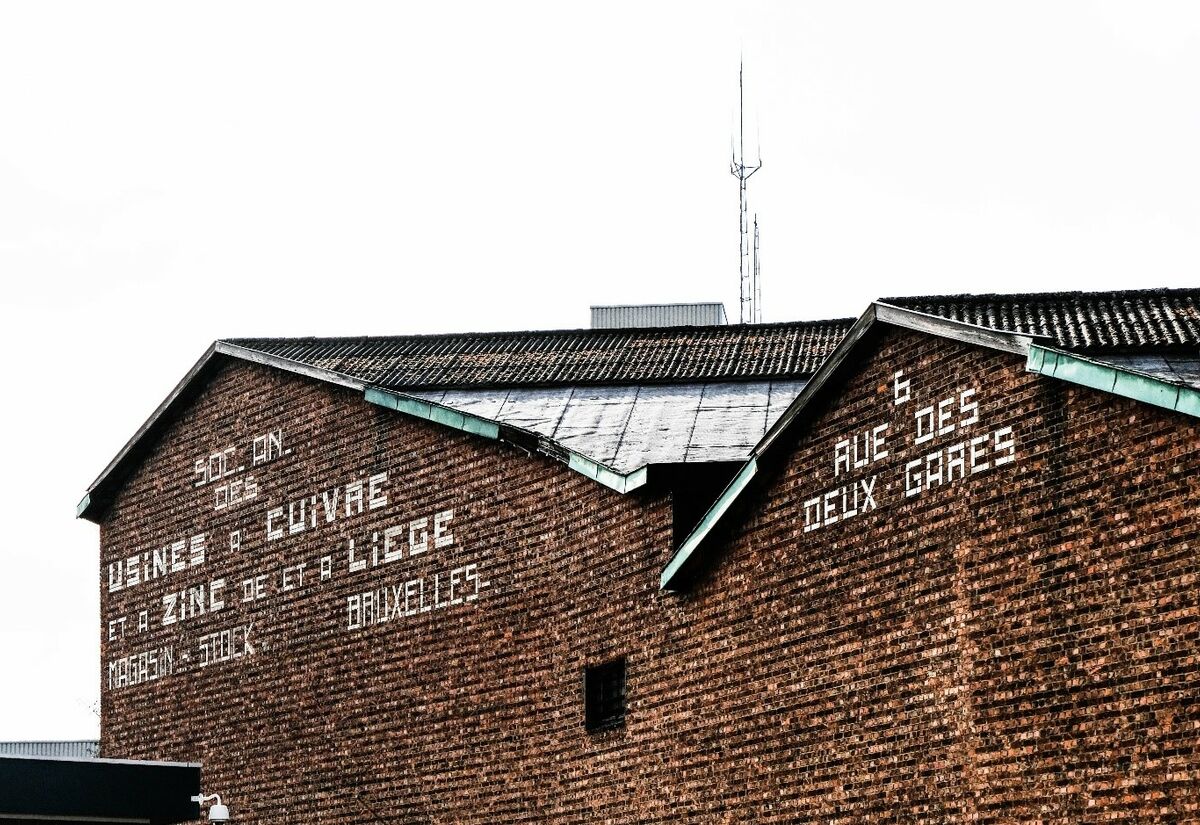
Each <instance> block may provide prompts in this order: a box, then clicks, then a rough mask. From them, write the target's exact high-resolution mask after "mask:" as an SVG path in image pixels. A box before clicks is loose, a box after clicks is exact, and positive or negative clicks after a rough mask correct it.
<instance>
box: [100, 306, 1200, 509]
mask: <svg viewBox="0 0 1200 825" xmlns="http://www.w3.org/2000/svg"><path fill="white" fill-rule="evenodd" d="M888 303H890V304H895V305H898V306H900V307H902V308H905V309H909V310H913V311H915V312H917V313H926V314H928V315H934V316H939V317H940V318H942V319H948V321H947V323H950V324H953V323H955V322H962V323H966V324H974V325H976V326H980V327H989V328H991V329H992V330H999V331H1000V332H1001V333H1016V334H1023V335H1035V336H1045V337H1046V338H1047V339H1048V340H1047V341H1046V343H1047V344H1048V345H1053V346H1057V347H1059V348H1061V349H1063V350H1077V351H1084V352H1087V353H1089V354H1091V356H1092V357H1098V356H1097V355H1096V354H1097V353H1099V354H1101V355H1103V356H1104V357H1108V356H1110V355H1112V354H1114V353H1126V354H1128V353H1136V354H1139V355H1149V354H1152V353H1168V352H1172V353H1174V354H1175V356H1176V357H1178V355H1179V351H1180V350H1188V351H1189V352H1190V353H1192V354H1193V355H1194V354H1195V353H1196V348H1197V346H1198V345H1200V289H1173V290H1168V289H1157V290H1126V291H1121V292H1091V293H1087V292H1058V293H1040V294H1025V295H952V296H940V297H917V298H894V299H889V300H888ZM931 320H932V321H933V322H936V321H937V319H936V318H934V319H931ZM854 323H855V322H854V321H853V320H850V319H847V320H832V321H796V322H789V323H778V324H753V325H739V326H708V327H705V326H694V327H660V328H642V329H596V330H553V331H530V332H494V333H463V334H450V335H406V336H389V337H377V338H238V339H229V340H222V341H217V342H216V343H214V345H213V346H212V347H211V348H210V349H209V351H208V352H207V353H206V354H205V356H204V357H203V358H201V360H200V362H198V363H197V364H196V366H195V367H193V369H192V370H191V372H189V373H188V374H187V375H186V376H185V377H184V379H183V381H181V382H180V384H179V386H177V387H176V389H175V390H174V391H173V392H172V393H171V395H170V396H168V397H167V399H166V400H165V401H164V402H163V403H162V405H160V407H159V408H158V410H156V411H155V412H154V413H153V414H152V415H151V417H150V419H149V420H148V421H147V422H146V423H145V424H144V425H143V426H142V428H141V429H140V430H139V431H138V432H137V433H135V434H134V436H133V438H132V439H130V441H129V443H128V444H126V445H125V447H124V449H122V450H121V452H120V453H119V454H118V455H117V456H116V457H115V458H114V459H113V460H112V462H110V464H109V466H108V467H107V468H105V470H104V471H103V472H102V473H101V474H100V476H99V478H97V479H96V481H95V482H94V483H93V484H92V485H91V487H89V488H88V494H87V495H86V496H85V497H84V500H83V501H82V502H81V503H80V507H79V513H80V515H84V516H86V517H93V516H95V515H96V514H97V513H98V512H99V511H100V510H101V509H102V508H103V505H104V502H105V501H107V500H108V499H110V497H111V495H112V494H113V491H114V490H115V489H116V488H117V487H118V486H119V484H120V483H121V479H122V478H123V477H124V474H125V473H126V472H128V471H129V469H130V468H131V467H132V466H134V465H136V463H137V462H138V461H139V460H140V456H141V455H143V454H144V451H145V450H146V449H149V447H148V445H149V444H151V443H152V442H153V440H154V439H155V438H156V436H157V433H159V432H160V431H161V429H162V427H163V426H164V422H166V421H168V420H170V418H171V417H172V415H173V414H174V411H175V410H177V409H179V408H181V407H182V406H183V405H184V404H185V403H187V402H188V400H189V398H190V397H191V395H192V393H193V392H194V388H195V387H197V386H199V385H201V384H202V383H203V382H204V381H205V380H206V379H207V376H209V375H211V374H212V370H213V369H215V366H216V365H217V364H218V363H219V362H221V361H223V360H224V359H226V358H234V359H238V360H244V361H253V362H259V363H264V364H268V365H271V366H274V367H276V368H280V369H284V370H287V371H291V372H294V373H298V374H302V375H305V376H307V377H309V378H313V379H316V380H320V381H326V382H330V383H334V384H338V385H341V386H345V387H349V388H351V389H354V390H357V391H360V392H364V394H365V396H366V397H367V399H368V400H372V399H373V400H374V401H375V403H383V404H384V405H385V406H389V407H391V408H393V409H397V410H401V411H403V412H407V413H409V414H412V415H416V416H417V417H423V418H428V419H430V420H433V421H437V422H440V423H443V424H447V423H449V424H450V426H460V428H463V429H467V430H468V431H470V432H475V433H482V432H489V433H493V435H491V436H490V437H493V438H501V439H502V440H503V439H509V438H511V439H513V440H515V441H517V442H520V443H522V445H523V446H524V448H527V449H537V450H539V451H543V452H546V453H547V454H548V455H553V456H555V457H556V458H558V459H560V460H562V461H564V462H566V463H569V464H570V465H571V466H572V467H574V468H576V469H580V470H581V471H582V472H585V473H586V474H588V475H590V476H591V477H593V478H596V479H597V480H600V481H602V483H609V484H610V486H614V487H615V488H616V489H621V490H622V491H627V490H629V489H633V488H634V487H636V486H638V485H639V484H641V483H645V474H644V467H643V469H635V470H631V468H632V467H634V466H635V465H636V464H638V462H639V461H641V460H642V459H646V460H647V461H651V459H652V458H653V462H656V461H664V460H665V459H664V458H663V456H661V455H659V454H658V453H657V452H656V451H655V450H654V449H651V446H653V444H654V437H655V436H654V433H656V432H657V433H659V434H660V435H661V432H662V428H661V427H659V426H658V425H659V424H661V423H662V422H663V421H665V420H666V419H667V418H670V419H672V420H676V419H677V418H678V416H677V415H674V414H672V415H667V414H666V413H665V412H664V413H663V416H658V412H653V411H651V410H650V408H651V407H654V409H655V410H657V409H658V408H657V407H656V406H655V405H653V404H650V405H643V410H642V412H643V413H645V414H644V415H641V417H638V416H639V411H638V403H637V402H636V401H635V403H633V404H632V405H625V404H624V402H623V401H621V402H615V401H613V399H610V398H597V399H592V401H594V402H595V403H591V402H589V403H586V404H578V405H575V406H574V409H573V410H568V409H567V407H570V406H571V405H570V404H568V405H567V407H564V408H563V410H562V411H561V418H560V420H559V422H558V423H555V424H554V428H553V430H552V432H551V433H548V432H547V431H546V427H547V426H549V424H550V422H549V420H548V419H547V421H542V422H541V424H537V425H535V424H536V422H535V424H531V423H530V421H534V419H536V417H537V415H538V414H539V413H537V410H536V409H535V410H534V412H533V415H534V418H533V419H530V420H529V421H526V420H524V419H523V416H524V415H525V413H526V412H528V410H526V409H525V407H529V406H530V405H532V408H537V409H541V408H542V407H544V406H545V405H546V399H541V398H533V397H529V398H523V399H521V405H518V406H519V407H520V409H517V408H515V407H514V409H513V413H514V415H513V417H512V418H511V420H503V419H504V415H501V414H499V413H498V415H499V418H498V419H492V418H488V417H484V416H483V415H482V414H476V413H475V412H473V411H472V410H473V409H474V407H476V406H478V405H482V406H484V407H486V406H487V405H488V404H490V403H492V402H494V401H496V399H497V398H498V397H499V396H498V395H497V394H496V393H503V391H504V390H506V389H516V388H523V389H533V388H550V387H558V388H572V387H587V386H592V387H594V386H608V387H613V388H617V389H620V388H621V387H622V386H624V387H625V388H626V389H629V388H634V387H646V386H650V385H656V384H672V385H689V386H690V387H691V388H692V389H695V388H697V387H700V385H705V384H714V383H724V384H730V383H733V382H739V383H741V384H743V386H742V387H741V390H740V394H741V395H743V396H746V398H743V399H742V400H741V401H740V402H739V401H737V400H736V399H730V400H729V402H728V403H727V404H725V405H724V406H726V407H728V408H729V409H721V410H716V411H715V415H714V421H716V419H717V418H721V417H722V416H724V419H723V420H724V421H725V423H726V425H727V426H728V427H730V430H729V432H728V433H723V435H722V438H723V439H724V440H720V441H719V443H718V442H717V441H711V442H710V441H705V438H707V436H706V435H705V433H707V432H708V431H709V430H710V429H714V428H715V429H716V430H720V425H719V424H714V427H707V425H706V426H705V427H701V426H700V417H701V416H703V415H704V414H705V411H706V410H707V409H708V405H707V403H706V402H705V400H704V399H705V398H706V397H707V396H706V393H707V390H704V389H703V388H702V387H701V391H700V394H699V395H698V396H697V395H696V394H695V393H689V392H682V393H679V394H678V396H679V399H680V403H681V405H682V406H681V409H678V410H673V411H671V412H672V413H680V414H682V415H683V417H684V418H686V414H687V412H688V410H695V411H696V418H695V419H694V425H693V427H692V428H691V430H690V433H691V434H690V435H689V436H688V438H687V439H686V440H684V439H682V438H680V440H679V443H678V444H676V445H675V446H677V447H678V446H680V445H682V447H681V449H683V450H684V452H683V453H682V454H683V455H684V458H683V459H682V460H685V461H691V460H710V461H717V460H729V459H731V458H738V457H744V456H745V455H747V454H749V453H748V450H749V447H750V446H751V442H752V441H753V440H754V438H756V437H757V436H758V435H759V433H758V432H755V433H753V434H751V432H750V431H751V430H752V429H758V428H759V426H760V425H761V426H762V427H763V428H765V429H766V430H767V432H766V434H765V435H764V441H765V440H766V439H768V438H769V437H770V435H771V432H772V431H773V429H774V427H773V426H772V422H773V421H774V420H775V418H776V417H777V416H778V413H779V409H780V407H779V405H778V404H777V403H776V400H777V399H776V396H775V393H774V390H771V392H770V393H769V394H768V397H769V402H768V403H767V409H766V413H765V417H764V418H762V420H761V421H760V416H763V415H764V414H763V412H762V409H761V408H762V404H759V403H758V401H755V400H747V398H750V397H751V396H754V397H757V396H756V395H755V394H756V393H757V392H758V391H757V390H756V389H755V388H754V387H753V386H750V385H749V383H750V382H764V381H769V382H771V386H772V387H775V386H778V387H779V388H780V389H781V390H783V388H784V387H785V386H786V387H787V388H788V390H789V391H791V392H793V393H794V392H799V391H800V387H801V386H802V384H803V382H802V381H801V380H799V379H806V378H809V377H810V376H812V375H813V374H814V373H816V372H817V370H818V369H819V368H820V366H821V364H822V363H824V362H825V360H826V359H827V358H828V357H829V356H831V355H832V354H834V353H835V351H837V350H838V349H839V346H840V342H841V341H842V339H843V337H844V336H845V335H847V334H848V333H850V332H851V331H852V327H853V325H854ZM984 331H985V332H986V330H984ZM1193 360H1194V359H1193ZM1056 363H1057V362H1056ZM1139 363H1142V362H1139ZM1189 363H1190V362H1189ZM1181 366H1187V365H1186V364H1183V363H1182V362H1180V363H1176V364H1175V367H1174V368H1175V369H1176V372H1178V370H1179V368H1181ZM1118 367H1119V365H1118ZM1151 377H1154V376H1153V375H1151ZM680 389H681V390H682V389H687V388H686V387H680ZM447 390H458V391H460V392H459V393H458V394H457V395H454V396H451V395H450V394H444V395H442V396H433V395H429V393H431V392H434V391H447ZM461 391H471V392H461ZM479 393H482V395H479ZM730 393H732V394H733V395H737V394H739V393H738V392H732V390H730V391H729V392H726V394H730ZM651 395H653V394H651ZM418 396H426V397H418ZM778 397H779V398H782V397H783V393H782V392H781V393H780V394H779V396H778ZM508 398H509V396H508V394H505V395H504V403H507V401H508ZM655 400H656V401H657V400H660V399H655ZM526 402H528V403H526ZM618 407H619V409H618ZM682 407H686V408H687V409H682ZM500 409H501V412H503V410H504V409H505V407H504V406H503V405H502V406H501V408H500ZM542 411H543V412H545V410H542ZM660 412H662V411H661V410H660ZM622 413H627V415H628V418H626V419H620V415H621V414H622ZM610 414H614V415H616V419H614V418H613V415H610ZM741 414H744V417H745V419H746V420H745V421H740V422H738V423H737V424H736V426H735V425H734V424H733V423H732V420H733V418H734V416H737V415H741ZM568 415H572V416H575V417H573V418H572V422H574V420H575V418H578V417H582V418H590V419H594V420H591V421H590V423H589V424H586V425H585V426H583V427H581V428H576V427H575V426H574V423H572V424H571V426H569V427H567V428H566V429H563V430H562V432H561V433H560V432H559V424H560V423H562V422H564V421H566V418H567V416H568ZM664 416H665V417H664ZM635 417H638V418H637V420H636V421H635V420H634V419H635ZM643 419H645V420H643ZM613 420H623V421H624V423H623V424H621V426H615V425H613V426H610V424H612V421H613ZM542 425H545V426H542ZM643 425H644V427H643ZM656 427H657V428H658V429H656ZM645 428H649V429H646V431H645V432H643V429H645ZM698 429H699V432H700V435H699V436H697V430H698ZM604 433H608V434H609V435H612V436H613V437H614V438H616V442H615V444H616V447H614V448H613V449H611V450H609V449H608V448H609V447H612V446H613V445H612V444H610V443H609V440H611V439H609V440H605V441H604V443H603V444H599V449H596V448H597V444H598V442H596V441H595V440H594V439H593V436H595V437H596V438H599V437H600V436H601V435H602V434H604ZM673 433H674V431H673ZM614 434H615V435H614ZM629 434H632V435H633V436H634V440H637V439H638V438H639V437H641V436H646V437H645V438H644V439H643V441H645V444H646V445H649V446H647V449H646V450H644V451H642V452H637V451H633V452H630V450H629V449H626V453H630V454H629V455H625V454H624V453H622V452H621V450H622V449H625V447H626V444H625V439H626V436H627V435H629ZM676 435H677V433H676ZM568 436H570V437H568ZM575 436H579V438H578V439H576V438H575ZM606 438H607V436H606ZM697 439H698V440H697ZM573 441H574V442H575V443H576V444H577V446H583V444H584V443H587V444H588V449H589V450H591V451H593V452H597V453H598V454H600V455H602V456H603V457H600V458H597V457H596V456H587V455H583V454H582V453H581V452H578V451H576V450H575V449H573V447H572V446H571V442H573ZM702 442H703V443H702ZM672 443H674V442H672ZM760 444H761V442H760ZM531 445H532V446H531ZM735 451H736V452H738V453H739V455H738V456H737V457H735V456H734V455H733V452H735ZM677 452H678V451H677ZM610 453H611V455H610ZM635 453H636V454H635ZM693 455H695V456H697V458H695V459H693V458H692V456H693ZM700 456H707V457H706V458H700ZM626 459H628V460H626ZM653 462H651V463H653ZM610 464H612V465H614V466H610ZM646 466H648V465H646ZM610 476H611V477H610Z"/></svg>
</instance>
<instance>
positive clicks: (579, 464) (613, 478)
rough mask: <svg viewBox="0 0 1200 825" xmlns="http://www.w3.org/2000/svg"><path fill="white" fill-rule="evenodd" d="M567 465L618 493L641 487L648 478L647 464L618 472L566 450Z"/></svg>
mask: <svg viewBox="0 0 1200 825" xmlns="http://www.w3.org/2000/svg"><path fill="white" fill-rule="evenodd" d="M567 466H568V467H570V468H571V469H572V470H574V471H575V472H577V473H581V474H583V475H585V476H587V477H588V478H590V479H592V480H593V481H597V482H599V483H600V484H603V485H604V486H605V487H608V488H610V489H613V490H616V491H617V492H618V493H628V492H631V491H633V490H636V489H637V488H638V487H643V486H645V484H646V481H647V480H648V478H649V472H648V468H649V465H647V466H645V467H638V468H637V469H636V470H633V471H632V472H629V473H620V472H617V471H616V470H614V469H612V468H611V467H608V466H606V465H604V464H601V463H600V462H599V461H595V460H593V459H590V458H588V457H587V456H585V455H581V454H579V453H577V452H574V451H568V455H567Z"/></svg>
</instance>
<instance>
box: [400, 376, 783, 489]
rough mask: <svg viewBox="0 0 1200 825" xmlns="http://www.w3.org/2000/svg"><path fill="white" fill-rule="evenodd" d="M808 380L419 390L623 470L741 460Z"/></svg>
mask: <svg viewBox="0 0 1200 825" xmlns="http://www.w3.org/2000/svg"><path fill="white" fill-rule="evenodd" d="M804 383H805V382H804V381H751V382H740V383H739V382H709V383H697V384H676V385H669V386H645V387H639V386H615V387H575V388H570V387H566V388H561V387H554V388H546V389H503V388H501V389H480V390H450V391H442V390H438V391H434V392H414V393H412V395H414V396H416V397H419V398H424V399H426V400H429V401H434V402H437V403H439V404H444V405H445V406H447V407H452V408H454V409H457V410H461V411H462V412H467V413H471V414H473V415H477V416H480V417H482V418H488V419H491V420H493V421H499V422H500V423H502V424H509V425H512V426H516V427H523V428H525V429H528V430H533V431H534V432H536V433H538V434H539V435H544V436H546V437H548V438H551V439H554V440H555V441H557V442H558V443H559V444H562V445H563V446H564V447H567V448H569V449H571V450H575V451H576V452H578V453H581V454H583V455H585V456H587V457H588V458H591V459H593V460H595V461H598V462H600V463H602V464H605V465H607V466H609V467H612V468H613V469H614V470H617V471H618V472H622V473H629V472H632V471H634V470H636V469H638V468H640V467H645V466H646V465H648V464H677V463H685V462H705V461H741V460H744V459H746V458H747V457H748V456H749V455H750V450H751V449H753V447H754V445H755V444H757V443H758V441H759V439H761V438H762V436H763V433H765V432H766V431H767V428H768V427H769V426H770V425H771V424H773V423H775V420H776V419H777V418H778V417H779V416H780V415H781V414H782V413H783V411H784V410H785V409H787V406H788V405H789V404H790V403H791V402H792V401H793V400H794V399H795V398H796V396H797V395H799V393H800V390H801V389H803V387H804Z"/></svg>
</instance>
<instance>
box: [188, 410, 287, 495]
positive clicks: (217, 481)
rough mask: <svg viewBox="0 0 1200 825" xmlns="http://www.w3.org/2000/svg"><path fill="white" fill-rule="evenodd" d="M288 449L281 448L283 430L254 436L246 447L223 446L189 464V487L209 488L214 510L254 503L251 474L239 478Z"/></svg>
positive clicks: (254, 485) (255, 485) (255, 490)
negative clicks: (190, 482)
mask: <svg viewBox="0 0 1200 825" xmlns="http://www.w3.org/2000/svg"><path fill="white" fill-rule="evenodd" d="M289 453H291V450H285V449H284V447H283V430H282V429H276V430H272V431H271V432H269V433H265V434H263V435H257V436H254V437H253V439H251V441H250V444H249V445H247V446H245V447H234V446H231V447H224V448H222V449H220V450H217V451H216V452H214V453H210V454H209V455H206V456H202V457H200V458H197V459H196V460H195V461H194V462H193V463H192V486H193V487H208V486H212V488H213V490H212V498H211V499H210V500H211V502H212V505H213V509H214V510H225V509H227V508H231V507H238V506H239V505H242V504H245V503H247V502H250V501H253V500H254V499H256V498H257V497H258V491H259V484H258V481H257V479H256V478H255V477H254V476H252V475H247V476H245V477H244V478H239V476H241V475H242V474H243V473H245V472H246V469H247V464H249V466H250V467H261V466H264V465H266V464H270V463H271V462H272V461H276V460H278V459H280V458H282V457H283V456H285V455H288V454H289Z"/></svg>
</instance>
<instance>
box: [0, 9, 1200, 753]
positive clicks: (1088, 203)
mask: <svg viewBox="0 0 1200 825" xmlns="http://www.w3.org/2000/svg"><path fill="white" fill-rule="evenodd" d="M739 53H744V54H745V59H746V79H747V104H748V117H747V123H748V124H749V125H750V128H749V133H750V134H749V137H750V141H751V142H754V141H755V140H756V135H759V134H760V135H761V144H762V154H763V161H764V166H763V169H762V171H761V172H760V173H759V174H758V175H757V176H756V177H755V178H754V179H753V180H752V181H751V192H750V196H751V201H752V207H753V208H754V209H755V210H756V211H757V212H758V214H759V216H760V224H761V227H762V260H763V264H762V268H763V301H764V313H763V314H764V319H765V320H767V321H775V320H787V319H796V318H822V317H845V316H851V315H857V314H858V313H860V312H861V311H862V310H863V309H864V308H865V306H866V304H867V302H868V301H870V300H871V299H872V298H875V297H879V296H887V295H897V294H927V293H945V292H964V291H974V292H987V291H1010V290H1012V291H1016V290H1040V289H1092V288H1120V287H1147V286H1188V285H1196V283H1197V278H1196V273H1197V268H1198V264H1200V245H1198V241H1200V149H1198V147H1200V89H1198V86H1200V4H1197V3H1187V2H1179V3H1166V2H1145V0H1138V1H1137V2H1123V3H1117V2H1092V3H1087V2H1047V1H1046V0H1038V2H1004V3H998V2H988V3H983V2H963V0H954V2H941V3H933V2H903V3H897V2H894V0H887V1H885V2H846V1H845V0H837V1H836V2H834V1H833V0H829V1H828V2H820V3H816V2H788V3H783V2H780V3H747V4H735V3H712V2H679V3H648V2H637V3H613V2H608V3H593V4H587V5H582V4H564V3H545V4H532V3H523V2H511V0H510V2H503V3H497V2H479V3H429V2H422V3H396V2H389V3H350V2H338V3H333V2H329V3H322V4H313V3H297V2H286V3H284V2H280V3H254V2H249V3H247V2H237V3H217V2H206V3H189V4H182V3H165V2H153V3H144V4H130V3H122V2H104V3H95V2H83V3H58V2H34V0H28V2H15V1H14V0H7V2H2V3H0V278H2V284H3V285H2V289H0V345H2V346H3V352H4V362H5V370H4V371H5V384H4V390H3V403H2V404H0V424H2V427H0V434H2V435H0V438H2V439H3V441H2V442H0V443H2V445H3V453H2V455H3V459H2V460H0V461H2V463H0V524H2V525H3V531H2V533H0V656H2V658H0V739H21V738H74V737H89V736H94V735H96V734H97V730H98V719H97V717H96V715H95V713H94V711H93V710H92V708H91V705H92V704H93V703H95V702H96V701H97V699H98V694H99V680H100V669H99V662H98V643H99V642H98V640H99V633H100V631H99V618H98V609H99V608H98V591H99V570H98V563H97V544H98V531H97V529H96V527H95V526H94V525H92V524H90V523H87V522H77V521H75V520H73V512H74V506H75V503H76V502H77V501H78V500H79V498H80V497H81V495H82V493H83V491H84V489H85V488H86V487H87V485H88V484H89V483H90V482H91V481H92V479H93V478H94V477H95V476H96V474H97V473H98V472H99V471H100V470H101V468H103V466H104V465H105V464H106V463H107V462H108V460H109V459H110V458H111V457H112V456H113V455H114V454H115V453H116V451H117V450H118V449H119V448H120V447H121V445H122V444H123V443H124V442H125V441H126V439H127V438H128V437H129V436H130V435H131V434H132V433H133V432H134V430H136V428H137V427H138V426H139V425H140V424H141V422H142V421H143V420H144V419H145V417H146V416H147V415H148V414H149V413H150V411H151V410H152V409H153V408H154V407H155V406H156V405H157V404H158V402H159V401H160V400H161V399H162V398H163V396H165V394H166V393H167V392H168V390H169V389H170V388H171V387H172V386H173V385H174V384H175V382H176V381H177V380H178V379H179V378H180V377H181V376H182V375H183V373H184V372H185V371H186V370H187V368H188V367H189V366H190V365H191V364H192V363H193V361H194V360H195V359H196V358H197V357H199V355H200V354H201V353H202V352H203V351H204V349H205V347H206V346H207V345H208V344H209V343H210V342H211V341H212V340H213V339H214V338H218V337H226V336H235V335H264V336H265V335H272V336H276V335H342V334H372V335H382V334H388V333H415V332H435V331H466V330H493V329H525V328H563V327H582V326H586V325H587V323H588V313H587V309H588V306H589V305H590V304H593V303H644V302H664V301H672V302H673V301H704V300H721V301H724V302H725V303H726V305H727V307H728V308H729V309H730V311H731V313H732V314H733V315H734V316H735V317H736V312H737V310H736V299H737V242H738V239H737V189H736V183H735V181H734V180H733V178H732V177H731V176H730V174H729V170H728V163H729V141H730V131H731V128H732V126H733V124H734V122H735V119H734V118H735V113H736V102H737V64H738V56H739ZM756 124H757V126H756Z"/></svg>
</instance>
